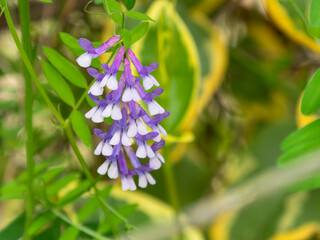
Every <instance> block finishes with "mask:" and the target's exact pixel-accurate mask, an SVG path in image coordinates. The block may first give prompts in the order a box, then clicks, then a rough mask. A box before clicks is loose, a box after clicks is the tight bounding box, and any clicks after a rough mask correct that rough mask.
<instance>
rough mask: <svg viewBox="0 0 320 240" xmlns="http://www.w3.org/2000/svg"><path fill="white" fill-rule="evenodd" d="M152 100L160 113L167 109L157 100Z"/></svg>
mask: <svg viewBox="0 0 320 240" xmlns="http://www.w3.org/2000/svg"><path fill="white" fill-rule="evenodd" d="M152 101H153V102H154V104H155V105H156V106H157V107H158V109H159V113H160V114H161V113H164V112H165V110H164V109H163V107H161V106H160V104H159V103H157V102H156V101H155V100H152Z"/></svg>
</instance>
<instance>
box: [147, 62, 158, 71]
mask: <svg viewBox="0 0 320 240" xmlns="http://www.w3.org/2000/svg"><path fill="white" fill-rule="evenodd" d="M158 66H159V64H158V63H151V64H150V65H149V66H147V67H145V68H146V70H147V72H148V73H151V72H153V71H154V70H156V69H157V67H158Z"/></svg>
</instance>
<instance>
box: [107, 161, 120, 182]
mask: <svg viewBox="0 0 320 240" xmlns="http://www.w3.org/2000/svg"><path fill="white" fill-rule="evenodd" d="M108 176H109V178H111V179H116V178H117V177H118V176H119V173H118V165H117V161H116V160H115V161H112V162H111V165H110V168H109V170H108Z"/></svg>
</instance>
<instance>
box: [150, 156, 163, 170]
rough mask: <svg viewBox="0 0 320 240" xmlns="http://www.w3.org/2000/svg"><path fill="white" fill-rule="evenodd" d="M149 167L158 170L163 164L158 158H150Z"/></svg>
mask: <svg viewBox="0 0 320 240" xmlns="http://www.w3.org/2000/svg"><path fill="white" fill-rule="evenodd" d="M149 166H150V167H151V168H152V169H154V170H157V169H159V168H160V167H161V162H160V160H159V159H158V158H157V157H153V158H150V161H149Z"/></svg>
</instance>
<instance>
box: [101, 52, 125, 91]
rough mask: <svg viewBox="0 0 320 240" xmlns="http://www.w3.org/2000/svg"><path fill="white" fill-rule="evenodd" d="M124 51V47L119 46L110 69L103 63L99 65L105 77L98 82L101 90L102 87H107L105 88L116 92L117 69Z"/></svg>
mask: <svg viewBox="0 0 320 240" xmlns="http://www.w3.org/2000/svg"><path fill="white" fill-rule="evenodd" d="M124 51H125V48H124V46H121V47H120V49H119V52H118V54H117V56H116V58H115V60H114V62H113V63H112V65H111V66H110V68H109V66H108V64H105V63H104V64H101V67H102V68H103V70H104V71H105V76H104V77H103V79H102V81H101V82H100V85H99V86H100V87H102V88H103V87H104V86H106V85H107V87H108V88H109V89H111V90H116V89H117V88H118V82H117V73H118V71H119V67H120V64H121V62H122V59H123V54H124Z"/></svg>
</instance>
